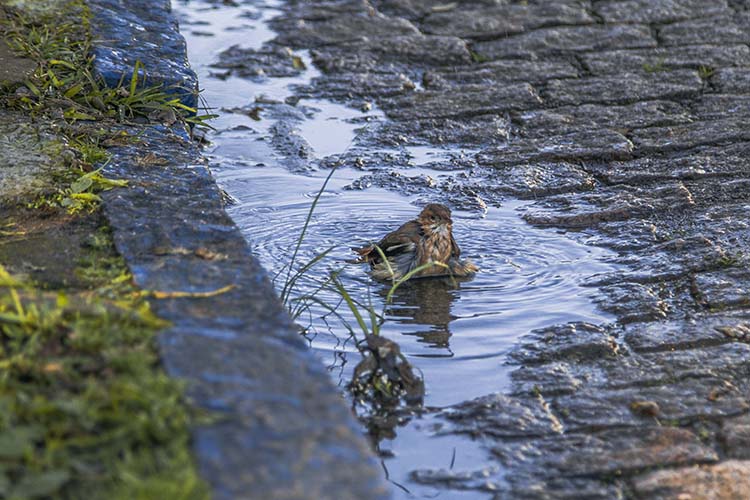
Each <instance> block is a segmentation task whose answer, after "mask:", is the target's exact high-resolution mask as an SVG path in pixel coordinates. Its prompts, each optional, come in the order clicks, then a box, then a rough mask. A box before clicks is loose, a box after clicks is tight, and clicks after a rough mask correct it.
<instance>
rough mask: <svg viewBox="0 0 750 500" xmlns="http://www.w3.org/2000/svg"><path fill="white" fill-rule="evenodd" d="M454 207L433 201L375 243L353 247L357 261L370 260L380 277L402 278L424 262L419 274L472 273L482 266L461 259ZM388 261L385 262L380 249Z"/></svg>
mask: <svg viewBox="0 0 750 500" xmlns="http://www.w3.org/2000/svg"><path fill="white" fill-rule="evenodd" d="M450 215H451V214H450V210H449V209H448V208H447V207H445V206H444V205H439V204H430V205H427V206H426V207H425V208H424V210H422V212H421V213H420V214H419V217H418V218H417V219H415V220H412V221H409V222H407V223H406V224H403V225H402V226H401V227H399V228H398V229H397V230H395V231H393V232H391V233H388V234H387V235H386V236H385V237H383V239H381V240H380V241H379V242H378V243H376V244H374V245H368V246H365V247H361V248H354V249H353V250H354V251H355V252H357V253H358V254H359V259H357V260H356V261H355V262H357V263H363V262H367V263H369V264H370V266H371V267H372V274H373V276H374V277H375V278H377V279H399V278H401V277H403V276H404V275H406V274H407V273H409V272H410V271H412V270H413V269H416V268H418V267H421V266H425V265H429V264H430V263H436V264H435V265H431V266H428V267H425V268H424V269H422V270H421V271H419V272H418V273H416V274H415V275H414V276H415V277H423V276H444V275H455V276H468V275H471V274H474V273H475V272H477V271H478V270H479V268H477V266H475V265H474V264H472V263H471V262H469V261H465V262H462V261H461V260H459V257H460V255H461V249H460V248H459V246H458V244H457V243H456V240H455V239H454V238H453V233H452V220H451V216H450ZM376 246H377V247H380V249H381V250H382V251H383V253H384V254H385V256H386V258H387V259H388V262H387V263H386V262H383V259H382V257H381V255H380V252H378V251H377V250H376Z"/></svg>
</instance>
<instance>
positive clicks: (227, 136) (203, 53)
mask: <svg viewBox="0 0 750 500" xmlns="http://www.w3.org/2000/svg"><path fill="white" fill-rule="evenodd" d="M279 2H280V0H269V1H263V0H241V1H240V2H239V4H240V6H239V7H232V6H231V5H228V4H234V3H235V2H219V1H212V2H211V3H207V2H205V1H192V2H189V3H185V0H183V2H182V3H180V4H177V6H176V10H177V12H178V14H179V15H181V18H182V22H183V33H184V34H185V36H186V38H187V41H188V48H189V53H190V58H191V62H192V64H193V67H194V68H195V69H196V70H197V72H198V73H199V76H200V79H201V83H202V85H203V86H204V87H205V92H204V94H203V95H204V97H205V99H206V100H207V101H208V103H209V104H210V105H211V106H212V107H213V108H214V109H216V110H221V109H233V108H239V107H242V106H246V107H247V106H249V105H252V103H253V101H254V99H255V98H256V97H258V96H261V95H262V96H264V99H273V100H276V101H279V102H283V101H285V99H286V98H287V97H289V96H291V94H292V91H291V90H289V87H290V86H292V85H306V84H309V82H310V79H311V78H313V77H314V76H316V73H315V70H314V69H312V68H311V65H310V64H309V58H308V57H307V56H306V55H305V54H300V56H301V57H302V58H303V59H304V60H305V63H306V65H307V67H308V68H311V69H309V70H308V71H307V72H305V73H303V74H302V75H300V76H298V77H290V78H278V79H266V80H259V81H253V80H243V79H239V78H233V77H230V78H226V79H216V78H211V77H210V74H211V71H212V70H211V68H210V64H211V63H212V62H214V61H215V59H216V56H217V53H218V51H219V50H221V49H224V48H227V47H229V46H230V45H233V44H237V43H239V44H241V45H242V46H243V47H245V48H259V47H261V45H262V43H263V42H265V41H267V40H268V39H269V38H270V37H272V36H273V33H272V32H271V31H270V30H269V29H268V26H267V24H266V22H267V20H268V19H270V18H271V17H273V16H275V15H278V14H279V13H280V11H279V10H278V7H277V6H278V4H279ZM250 20H253V21H250ZM192 27H195V29H196V30H197V31H196V32H195V33H193V28H192ZM198 33H199V34H198ZM206 33H213V34H214V36H213V37H207V36H206ZM300 104H302V105H305V106H308V107H309V108H310V109H312V108H314V109H315V111H314V112H313V113H312V118H310V119H309V120H306V121H301V122H299V123H297V124H296V127H297V129H296V133H298V134H299V136H301V137H302V138H303V139H304V140H305V141H306V142H307V144H309V145H310V146H311V149H312V151H313V152H314V154H315V155H316V157H317V159H320V158H322V157H323V156H326V155H336V154H340V153H342V152H344V151H345V150H346V149H347V147H349V145H350V144H351V143H352V139H353V138H354V136H355V135H356V133H357V128H358V127H359V126H361V120H357V119H353V118H356V117H357V116H360V115H359V113H360V112H359V111H354V110H352V109H349V108H345V107H343V106H341V105H338V104H335V103H330V102H326V101H308V102H306V103H305V102H301V103H300ZM308 115H309V113H308ZM370 115H371V118H372V119H375V120H377V119H383V118H382V115H378V114H377V110H374V111H373V112H372V113H370ZM360 118H361V116H360ZM274 124H275V122H274V120H273V119H269V118H268V117H263V118H262V119H261V120H260V121H256V120H253V119H251V118H250V117H248V116H245V115H243V114H241V113H229V112H221V113H220V116H219V118H218V119H217V120H215V121H214V122H213V126H214V127H216V129H217V131H216V132H215V133H213V134H212V135H211V137H210V139H211V141H212V147H211V149H210V150H209V156H210V158H211V160H212V162H213V165H212V168H213V170H214V173H215V175H216V176H217V179H218V181H219V183H220V184H221V186H222V187H223V188H224V189H225V190H226V191H227V192H228V193H229V194H230V195H231V196H232V197H233V198H235V199H236V200H237V203H236V204H234V205H233V206H231V207H230V208H229V212H230V215H231V216H232V217H233V219H234V220H235V221H236V223H237V224H238V225H239V227H240V228H241V229H242V231H243V232H244V234H245V235H246V237H247V239H248V241H249V242H250V244H251V245H252V248H253V251H254V253H255V255H256V256H257V257H258V258H259V259H260V260H261V262H262V264H263V265H264V267H265V268H266V269H268V270H269V272H270V273H271V274H272V275H278V276H277V288H280V287H281V286H282V284H283V282H284V279H285V277H286V270H287V267H286V266H287V265H288V264H289V262H290V259H291V256H292V253H293V250H294V248H295V246H296V244H297V241H298V239H299V236H300V231H301V230H302V227H303V226H304V225H305V223H306V220H307V218H308V213H309V209H310V205H311V203H312V201H313V199H314V198H315V196H316V194H317V193H318V192H319V190H320V189H321V186H322V185H323V183H324V181H325V178H326V176H327V175H328V173H329V171H328V170H325V169H321V170H314V169H312V170H309V171H305V172H304V175H301V174H300V173H294V172H292V171H290V170H289V169H287V168H285V166H284V158H283V157H282V156H281V155H280V154H279V153H278V152H277V151H275V150H274V146H273V141H272V138H271V133H272V131H271V129H272V127H273V126H274ZM407 153H408V154H409V155H410V156H411V157H412V159H413V165H412V171H411V173H413V172H414V169H415V168H416V169H419V171H420V172H421V173H427V174H429V175H430V176H432V177H440V176H441V175H450V174H449V173H446V172H445V171H441V170H430V166H432V167H435V166H436V165H437V164H439V163H440V162H441V161H442V160H443V159H445V158H446V155H448V154H450V153H451V151H449V150H446V149H435V148H430V147H427V146H420V147H412V148H410V150H408V151H407ZM455 153H462V152H461V151H456V152H455ZM463 153H466V152H465V151H464V152H463ZM315 159H316V158H312V159H311V160H310V164H311V166H313V167H314V166H315ZM414 165H416V167H415V166H414ZM438 166H439V165H438ZM435 168H436V167H435ZM443 170H445V169H443ZM360 175H361V172H358V171H356V170H353V169H349V168H345V167H341V168H339V169H338V170H337V171H336V172H335V174H334V176H333V177H332V179H331V180H330V182H329V184H328V187H327V189H326V191H325V192H324V194H323V195H322V196H321V197H320V200H319V203H318V206H317V208H316V210H315V212H314V214H313V215H312V217H311V219H310V222H309V226H308V230H307V234H306V236H305V239H304V242H303V244H302V246H301V249H300V255H299V256H298V259H297V266H299V265H301V264H303V263H305V262H308V261H309V260H311V259H313V258H314V257H315V256H316V255H318V254H320V253H322V252H325V251H327V250H328V249H329V248H333V250H331V252H330V254H329V255H328V256H327V257H326V258H325V259H324V260H323V261H322V262H320V263H318V264H317V265H316V266H315V267H314V268H313V270H312V271H310V272H308V273H307V274H306V275H305V276H303V277H302V278H301V279H300V280H299V281H298V283H297V288H296V290H295V293H294V294H293V295H294V296H297V297H299V296H303V295H305V294H309V293H312V292H314V291H316V290H318V289H319V283H320V282H321V281H322V280H325V279H326V277H327V276H328V275H329V273H330V272H331V271H340V277H341V279H342V281H343V283H344V286H345V287H346V288H347V290H348V291H349V292H350V294H351V295H353V296H354V297H356V298H358V299H359V300H360V301H361V302H363V303H371V304H372V306H373V307H374V308H375V309H376V310H381V309H382V308H383V307H384V297H385V295H386V293H387V287H386V286H385V285H384V284H382V283H378V282H375V281H373V280H371V279H370V278H369V276H368V274H367V272H366V271H367V270H366V268H365V267H363V266H361V265H354V264H349V263H347V260H349V259H351V258H352V257H353V255H352V253H351V250H350V247H352V246H357V245H362V244H364V243H366V242H368V241H372V240H378V239H379V238H381V237H382V236H383V235H385V234H386V233H387V232H389V231H392V230H393V229H396V228H397V227H398V226H399V225H400V224H402V223H403V222H405V221H407V220H410V219H412V218H414V217H415V216H416V214H417V213H418V212H419V207H418V206H416V204H415V202H416V198H413V197H409V196H405V195H401V194H399V193H396V192H393V191H387V190H383V189H377V188H371V189H365V190H347V189H345V187H346V186H348V185H350V184H351V183H352V181H354V180H356V179H358V178H359V176H360ZM524 208H525V203H523V202H519V201H513V200H508V201H506V202H505V203H504V204H503V205H502V206H496V207H490V208H488V209H487V211H486V213H476V212H455V213H454V216H453V219H454V232H455V236H456V239H457V241H458V243H459V244H460V246H461V248H462V250H463V256H465V257H466V258H470V259H472V260H473V261H474V262H475V263H476V264H477V265H478V266H479V267H480V268H481V271H480V273H479V274H477V275H476V276H475V277H473V278H471V279H466V280H462V281H461V282H452V281H451V280H448V279H424V280H413V281H411V282H409V283H406V284H405V285H404V286H402V287H401V288H400V289H399V290H398V291H397V293H396V294H395V296H394V300H393V303H392V304H391V305H389V306H388V308H387V309H386V317H387V321H386V322H385V324H384V326H383V332H384V335H386V336H388V337H389V338H391V339H393V340H395V341H397V342H398V343H399V345H400V346H401V349H402V351H403V352H404V353H405V354H406V355H407V356H408V357H409V358H410V359H411V361H412V363H413V364H414V365H415V366H416V367H417V368H418V369H419V370H421V372H422V373H423V375H424V378H425V383H426V388H427V395H426V401H425V403H426V405H428V406H431V407H447V406H450V405H452V404H455V403H458V402H462V401H465V400H467V399H471V398H474V397H477V396H481V395H485V394H488V393H492V392H503V391H504V390H506V389H507V387H508V377H509V372H510V367H509V366H507V365H506V363H505V355H506V353H507V352H508V350H509V349H510V348H511V347H512V346H513V345H514V344H515V342H516V341H517V339H518V338H519V337H520V336H522V335H524V334H526V333H528V332H530V331H532V330H534V329H537V328H542V327H547V326H551V325H554V324H559V323H566V322H569V321H589V322H592V323H602V322H607V321H610V320H611V319H612V318H611V317H609V316H608V315H606V314H605V313H603V312H600V311H598V310H597V309H596V307H595V305H594V303H593V301H592V296H593V295H594V294H595V293H596V290H595V289H594V288H587V287H583V286H582V284H583V283H585V282H586V281H587V280H589V279H591V277H592V276H593V275H596V274H600V273H609V272H612V271H615V270H616V268H615V267H614V266H613V265H610V264H607V263H606V260H607V258H608V257H611V254H610V253H609V252H608V251H605V250H603V249H600V248H596V247H591V246H586V245H583V244H581V243H578V242H577V241H576V239H574V238H572V237H571V236H570V235H567V234H564V233H561V232H558V231H555V230H551V229H540V228H536V227H532V226H530V225H528V224H526V223H525V222H524V221H523V220H522V219H521V217H520V215H521V214H522V212H523V210H524ZM316 293H317V296H316V298H317V299H318V300H320V301H321V302H325V303H328V304H331V305H335V304H336V303H338V302H339V301H340V297H339V296H338V295H337V294H335V293H333V292H330V291H327V290H321V291H318V292H316ZM338 311H339V313H341V314H342V315H343V316H344V318H345V319H347V320H348V321H349V323H351V324H354V320H353V318H352V317H351V314H350V313H348V311H347V310H346V308H345V307H340V308H339V309H338ZM325 313H326V310H325V309H324V308H323V307H319V306H316V307H313V309H311V310H310V311H308V313H307V314H304V315H303V316H301V317H300V318H299V322H300V323H301V324H302V325H304V326H310V327H311V332H312V333H311V335H310V336H309V339H310V342H311V346H312V348H313V349H314V351H315V352H316V353H317V354H318V355H319V356H320V357H321V359H322V360H323V362H324V363H326V364H327V365H328V366H329V367H330V368H331V373H332V376H333V377H334V380H336V381H338V382H339V383H340V384H342V385H343V384H345V383H346V382H348V380H349V379H350V378H351V372H352V369H353V367H354V366H355V365H356V362H357V361H358V353H357V350H356V349H355V348H354V347H353V343H352V341H351V338H350V337H349V336H348V334H347V330H346V328H344V327H343V325H342V324H341V322H340V321H338V320H335V319H334V318H332V317H330V316H326V315H325ZM435 420H436V417H434V415H425V416H423V417H421V418H414V419H412V420H411V421H410V422H408V424H407V425H406V426H404V427H401V428H398V429H396V432H397V434H398V436H392V437H391V438H389V439H384V440H382V441H381V442H380V443H379V447H380V450H381V451H383V452H384V453H383V456H384V457H387V458H384V462H383V464H384V467H386V468H387V470H388V471H389V478H390V480H391V481H392V482H393V483H394V484H397V485H399V488H394V493H395V494H396V496H397V497H399V498H400V497H408V498H413V495H419V496H429V497H432V496H435V495H437V494H440V493H441V492H442V491H443V490H441V489H440V488H437V487H432V486H429V485H423V484H416V483H415V482H414V481H411V479H410V472H412V471H414V470H417V469H424V468H430V467H435V468H450V469H451V470H453V466H454V465H456V468H457V469H456V470H459V469H462V470H464V471H468V472H469V476H471V474H473V473H474V472H476V471H479V472H482V470H483V464H486V463H487V460H488V459H487V457H486V455H487V453H488V451H487V450H485V449H483V448H482V446H481V443H479V442H475V441H472V440H471V439H469V438H467V437H465V436H451V435H443V436H436V435H435V434H436V432H435V430H434V429H435V428H436V426H438V425H439V422H436V421H435ZM493 474H494V473H493ZM501 474H502V473H500V475H501ZM404 485H407V486H408V487H407V486H404ZM450 495H451V496H450V498H476V497H477V495H478V493H477V492H476V491H470V492H459V491H456V490H451V491H450Z"/></svg>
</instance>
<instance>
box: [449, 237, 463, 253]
mask: <svg viewBox="0 0 750 500" xmlns="http://www.w3.org/2000/svg"><path fill="white" fill-rule="evenodd" d="M460 256H461V247H459V246H458V243H456V238H454V237H453V234H451V257H455V258H459V257H460Z"/></svg>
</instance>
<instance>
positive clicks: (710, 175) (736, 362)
mask: <svg viewBox="0 0 750 500" xmlns="http://www.w3.org/2000/svg"><path fill="white" fill-rule="evenodd" d="M336 4H337V5H338V3H336ZM326 5H328V7H326ZM331 5H333V4H327V3H323V2H316V1H314V0H297V1H293V2H290V4H289V7H288V12H289V17H288V19H287V20H286V21H279V23H280V26H282V30H284V29H286V31H285V32H284V34H283V36H282V37H281V38H280V40H281V41H282V42H283V43H288V44H292V45H293V46H294V48H315V51H314V53H313V58H314V61H315V63H316V64H317V65H318V66H319V67H320V68H321V69H322V71H323V75H322V76H321V77H320V78H319V79H318V81H316V82H315V83H314V85H312V86H310V87H309V88H306V89H305V92H306V93H307V95H312V96H314V95H316V93H318V94H319V95H327V96H334V97H335V96H341V97H340V98H341V100H342V101H345V102H350V103H351V102H352V101H351V99H350V98H347V97H345V96H346V92H345V90H346V89H347V88H348V89H349V90H350V91H351V92H353V93H354V95H355V96H356V98H357V99H371V100H372V102H374V103H375V104H376V105H378V106H380V107H381V109H383V110H384V111H385V113H386V115H387V117H388V118H389V119H390V120H388V121H386V122H385V123H383V124H381V125H379V126H376V127H373V128H372V130H368V131H367V132H365V133H364V134H362V135H361V136H360V138H359V143H360V145H361V146H365V147H367V146H369V145H379V146H383V145H387V146H390V147H394V148H396V147H400V146H402V145H433V146H434V145H442V144H450V145H454V146H457V147H460V148H471V149H473V150H474V151H476V152H475V153H469V154H466V155H462V156H461V157H460V158H454V159H452V160H451V161H449V162H444V163H442V164H437V163H436V164H435V165H434V166H435V168H437V169H441V170H445V171H450V170H453V169H459V168H460V169H461V170H462V172H463V173H462V174H461V175H463V177H461V178H460V179H459V181H458V183H457V184H449V183H446V182H444V181H440V180H437V181H436V180H434V179H433V180H432V181H430V180H429V179H426V178H423V177H420V176H419V175H414V176H412V175H402V176H400V177H399V176H396V175H394V174H396V173H397V172H396V170H395V169H394V168H395V167H394V165H396V164H397V163H398V162H399V161H400V160H398V159H396V158H395V157H394V158H391V159H390V160H389V159H388V158H385V157H383V156H382V155H380V156H378V155H374V154H373V155H371V156H369V157H365V158H364V159H363V160H362V165H363V167H362V168H363V170H366V175H367V177H366V178H365V180H366V181H367V182H370V183H372V184H376V185H381V186H385V187H387V188H389V189H397V190H399V191H402V192H405V191H408V189H412V188H413V189H416V191H408V192H410V193H413V194H418V195H420V196H425V197H428V196H429V197H430V198H433V199H434V198H441V197H443V198H442V199H448V200H449V201H450V203H452V204H453V205H454V206H463V207H481V203H479V202H478V201H477V199H479V201H485V202H487V203H493V202H499V201H501V200H502V199H503V197H504V196H507V195H508V194H511V195H512V196H515V197H521V198H530V199H531V198H533V199H536V202H535V203H534V204H533V205H532V206H531V207H530V208H528V209H527V210H526V212H525V213H524V217H525V219H526V220H527V221H528V222H530V223H532V224H538V225H543V226H549V227H554V228H558V229H560V228H572V229H575V230H576V232H573V233H571V234H572V235H574V236H573V237H578V238H580V239H581V240H583V241H586V242H587V243H589V244H597V245H602V246H606V247H608V248H612V249H614V250H616V251H617V252H618V256H617V258H616V261H617V262H618V263H620V264H621V265H622V266H623V268H624V270H623V271H622V272H619V273H614V274H612V275H607V276H598V277H596V278H593V279H592V280H590V283H589V285H590V286H591V287H592V289H596V290H597V297H598V298H597V300H598V302H599V304H600V306H601V307H602V308H603V309H605V310H608V311H610V312H611V313H612V314H613V315H614V316H615V317H616V319H617V320H616V322H615V323H613V324H610V325H588V324H583V323H579V324H573V325H557V326H552V327H550V328H546V329H543V330H540V331H537V332H534V333H532V334H531V335H528V336H526V337H522V338H521V339H520V341H519V342H518V344H517V345H516V346H515V348H514V349H513V350H512V352H511V355H510V357H509V362H510V363H512V365H513V366H514V370H513V371H512V372H511V375H510V379H511V383H510V389H509V391H508V393H507V394H505V395H488V396H485V397H482V398H478V399H475V400H472V401H467V402H465V403H462V404H460V405H456V406H455V407H454V408H452V409H450V410H445V411H444V412H442V413H440V414H439V416H438V418H439V419H442V420H443V421H444V422H445V425H444V427H443V431H442V432H444V433H461V434H472V435H475V436H477V437H478V438H480V439H481V442H482V443H483V445H484V446H485V447H486V448H488V449H490V450H491V451H492V453H493V455H494V457H495V459H496V461H497V463H495V464H488V471H490V472H488V474H489V475H488V476H486V477H487V480H486V481H485V480H479V479H478V476H476V475H472V474H469V475H467V476H466V477H465V478H463V479H461V478H459V477H457V476H455V475H450V474H448V475H447V476H446V475H445V474H443V475H442V476H441V475H440V474H438V475H437V476H436V475H435V474H434V473H430V472H425V471H422V472H420V473H419V474H416V475H414V476H413V477H415V478H422V480H424V481H431V480H432V479H434V478H435V477H438V476H439V477H443V478H444V479H445V481H444V482H442V483H440V484H443V486H444V487H445V488H446V489H451V488H455V489H475V490H479V491H484V492H486V491H497V498H539V499H562V498H571V499H572V498H592V499H594V498H597V499H598V498H601V499H613V498H615V499H616V498H636V499H638V498H644V499H645V498H649V499H650V498H670V499H677V498H681V499H687V498H717V499H729V498H746V497H750V484H749V483H748V482H747V481H746V480H745V478H746V476H747V468H748V465H747V462H746V461H745V460H747V459H749V458H750V455H748V452H747V448H748V443H750V437H749V436H750V420H749V419H748V417H747V414H748V411H749V410H750V406H749V404H750V402H749V401H748V383H747V380H748V375H750V369H749V368H748V362H747V360H748V359H750V351H749V349H750V316H748V311H749V310H750V274H748V273H747V271H746V269H747V264H748V257H747V248H748V245H750V225H748V223H747V222H746V219H747V209H748V206H750V163H749V161H748V157H749V154H750V136H748V133H747V127H746V123H747V120H748V117H750V111H749V110H750V106H748V104H750V69H748V68H749V67H750V50H749V49H748V39H749V38H750V35H748V33H749V32H748V26H750V2H748V1H747V0H736V1H730V2H727V1H724V0H717V1H714V2H705V1H704V0H618V1H615V0H597V1H593V2H589V1H573V0H571V1H556V2H543V1H541V0H529V1H528V2H512V1H504V0H501V1H496V2H492V1H475V2H471V3H464V2H461V3H450V2H442V1H437V0H430V1H416V0H379V1H373V2H372V3H371V4H369V7H359V8H358V7H356V5H357V4H356V2H345V3H344V4H343V5H344V6H345V8H346V9H349V10H347V11H346V12H344V11H342V12H341V13H339V14H337V13H336V12H334V9H333V8H332V7H331ZM358 9H359V10H358ZM368 9H369V10H368ZM310 12H319V13H322V14H320V15H319V18H318V19H317V20H313V17H314V16H311V15H309V13H310ZM303 13H307V14H304V16H306V18H305V20H304V24H303V25H300V24H299V23H300V21H299V19H301V17H303ZM352 16H353V17H352ZM358 16H359V17H358ZM362 16H368V17H367V19H370V20H371V21H372V22H371V23H370V24H367V25H366V23H364V21H363V19H365V18H364V17H362ZM349 18H351V19H352V20H351V21H347V19H349ZM289 19H292V20H289ZM295 23H296V24H295ZM347 23H348V24H347ZM342 25H346V26H345V27H342ZM283 26H286V28H283ZM295 30H296V31H295ZM365 35H366V36H365ZM344 40H345V42H344ZM405 41H406V42H408V43H404V42H405ZM324 43H328V44H333V45H324ZM399 44H402V45H399ZM344 45H346V46H344ZM367 81H369V82H373V83H371V84H370V85H369V87H368V85H367V84H364V83H362V82H367ZM407 81H408V82H409V83H406V84H404V82H407ZM332 89H335V90H332ZM462 200H464V201H462ZM466 200H473V201H466ZM498 466H500V468H502V470H503V471H504V472H503V474H504V480H501V478H499V476H498V473H497V472H491V471H497V470H498ZM482 477H485V476H482ZM430 484H434V482H431V483H430ZM686 495H687V496H686ZM690 495H692V496H690Z"/></svg>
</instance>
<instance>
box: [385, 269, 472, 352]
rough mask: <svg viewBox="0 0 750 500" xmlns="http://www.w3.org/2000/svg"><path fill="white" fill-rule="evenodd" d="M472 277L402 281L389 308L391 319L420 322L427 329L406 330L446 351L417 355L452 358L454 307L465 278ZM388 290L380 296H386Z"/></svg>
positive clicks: (418, 323) (421, 340) (398, 322)
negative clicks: (452, 312) (451, 342)
mask: <svg viewBox="0 0 750 500" xmlns="http://www.w3.org/2000/svg"><path fill="white" fill-rule="evenodd" d="M469 279H470V278H449V277H445V278H424V279H412V280H409V281H407V282H406V283H404V284H402V285H401V286H400V287H398V289H396V291H395V293H394V294H393V298H392V303H391V305H390V306H389V307H388V319H389V321H393V322H394V323H397V324H408V325H420V326H424V327H425V328H424V330H419V331H417V332H409V333H405V335H415V336H417V337H419V339H418V340H417V342H420V343H423V344H427V345H428V346H429V347H431V348H434V349H439V350H441V351H442V352H436V353H434V354H424V353H423V354H415V356H417V357H450V356H453V352H452V351H451V350H450V337H451V332H450V323H451V321H453V320H454V319H455V316H453V315H452V314H451V306H452V304H453V301H454V300H455V299H456V297H457V295H458V294H457V290H458V289H459V288H460V286H461V281H467V280H469ZM387 294H388V290H387V289H385V290H382V291H381V292H380V295H381V296H383V298H385V296H386V295H387Z"/></svg>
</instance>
